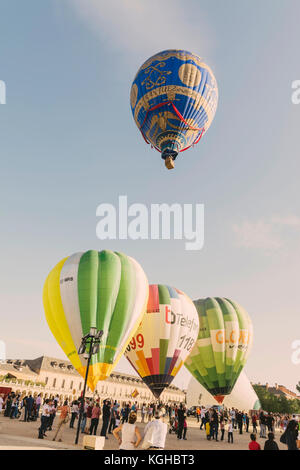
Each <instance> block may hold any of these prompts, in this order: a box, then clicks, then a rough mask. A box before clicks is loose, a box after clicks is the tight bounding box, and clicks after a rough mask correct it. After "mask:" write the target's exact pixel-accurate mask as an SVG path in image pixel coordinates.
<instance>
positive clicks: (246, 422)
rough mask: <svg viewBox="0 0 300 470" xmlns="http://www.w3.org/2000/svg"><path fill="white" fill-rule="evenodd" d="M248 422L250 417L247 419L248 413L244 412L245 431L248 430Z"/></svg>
mask: <svg viewBox="0 0 300 470" xmlns="http://www.w3.org/2000/svg"><path fill="white" fill-rule="evenodd" d="M249 422H250V419H249V416H248V413H246V415H245V425H246V432H249Z"/></svg>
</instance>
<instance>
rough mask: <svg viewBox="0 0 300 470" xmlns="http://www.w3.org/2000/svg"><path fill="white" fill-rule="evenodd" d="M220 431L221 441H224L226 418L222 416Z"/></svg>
mask: <svg viewBox="0 0 300 470" xmlns="http://www.w3.org/2000/svg"><path fill="white" fill-rule="evenodd" d="M220 429H221V441H224V434H225V418H224V416H223V415H222V416H221V418H220Z"/></svg>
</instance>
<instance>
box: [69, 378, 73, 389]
mask: <svg viewBox="0 0 300 470" xmlns="http://www.w3.org/2000/svg"><path fill="white" fill-rule="evenodd" d="M72 388H73V380H71V383H70V390H72Z"/></svg>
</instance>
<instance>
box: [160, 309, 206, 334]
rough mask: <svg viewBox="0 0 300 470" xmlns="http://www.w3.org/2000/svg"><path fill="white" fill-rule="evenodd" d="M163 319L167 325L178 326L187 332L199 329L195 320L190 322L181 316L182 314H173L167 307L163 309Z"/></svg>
mask: <svg viewBox="0 0 300 470" xmlns="http://www.w3.org/2000/svg"><path fill="white" fill-rule="evenodd" d="M165 319H166V323H168V324H169V325H180V326H185V327H186V328H187V329H188V330H189V331H192V330H196V329H198V328H199V325H198V323H195V320H194V319H192V320H190V319H189V318H187V317H184V316H183V313H174V312H172V310H171V309H170V307H169V306H168V305H166V307H165Z"/></svg>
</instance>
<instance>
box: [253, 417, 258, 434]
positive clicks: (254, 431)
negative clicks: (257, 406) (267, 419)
mask: <svg viewBox="0 0 300 470" xmlns="http://www.w3.org/2000/svg"><path fill="white" fill-rule="evenodd" d="M252 427H253V433H254V434H256V433H257V416H256V415H253V416H252Z"/></svg>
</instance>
